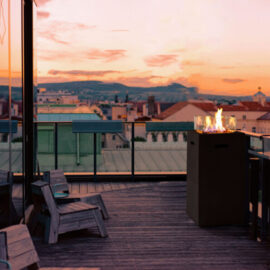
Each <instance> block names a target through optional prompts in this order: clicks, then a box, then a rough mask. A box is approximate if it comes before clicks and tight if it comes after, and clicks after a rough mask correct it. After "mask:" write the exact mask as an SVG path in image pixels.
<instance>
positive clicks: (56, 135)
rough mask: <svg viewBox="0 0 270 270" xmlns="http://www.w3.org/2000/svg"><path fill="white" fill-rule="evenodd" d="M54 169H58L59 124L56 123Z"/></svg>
mask: <svg viewBox="0 0 270 270" xmlns="http://www.w3.org/2000/svg"><path fill="white" fill-rule="evenodd" d="M54 168H55V170H57V169H58V123H54Z"/></svg>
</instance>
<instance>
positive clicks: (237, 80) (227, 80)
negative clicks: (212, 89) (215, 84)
mask: <svg viewBox="0 0 270 270" xmlns="http://www.w3.org/2000/svg"><path fill="white" fill-rule="evenodd" d="M222 81H223V82H225V83H241V82H245V81H246V80H243V79H238V78H236V79H227V78H225V79H222Z"/></svg>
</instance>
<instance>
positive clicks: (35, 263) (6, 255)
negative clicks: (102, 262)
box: [0, 224, 99, 270]
mask: <svg viewBox="0 0 270 270" xmlns="http://www.w3.org/2000/svg"><path fill="white" fill-rule="evenodd" d="M24 268H27V269H28V270H38V269H40V270H99V268H89V267H80V268H59V267H53V268H40V267H39V257H38V254H37V252H36V249H35V247H34V244H33V241H32V239H31V237H30V234H29V232H28V229H27V226H26V225H23V224H20V225H14V226H11V227H7V228H4V229H2V230H0V270H2V269H3V270H4V269H5V270H6V269H10V270H21V269H24Z"/></svg>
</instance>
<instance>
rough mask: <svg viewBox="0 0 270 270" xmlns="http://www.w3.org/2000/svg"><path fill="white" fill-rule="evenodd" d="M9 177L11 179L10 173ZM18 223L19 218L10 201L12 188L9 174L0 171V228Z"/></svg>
mask: <svg viewBox="0 0 270 270" xmlns="http://www.w3.org/2000/svg"><path fill="white" fill-rule="evenodd" d="M11 177H13V175H12V173H11ZM10 187H11V188H10ZM18 221H19V218H18V215H17V213H16V210H15V207H14V204H13V201H12V186H11V184H10V183H9V172H8V171H5V170H0V227H1V228H4V227H6V226H8V225H10V223H12V224H16V223H17V222H18Z"/></svg>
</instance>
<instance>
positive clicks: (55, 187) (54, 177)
mask: <svg viewBox="0 0 270 270" xmlns="http://www.w3.org/2000/svg"><path fill="white" fill-rule="evenodd" d="M43 179H44V181H46V182H48V183H49V184H50V186H51V189H52V191H53V193H56V192H64V193H69V189H68V183H67V179H66V177H65V174H64V172H63V170H60V169H58V170H51V171H47V172H44V174H43Z"/></svg>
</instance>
